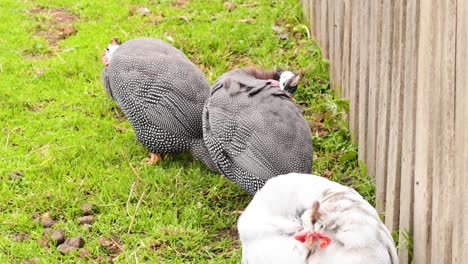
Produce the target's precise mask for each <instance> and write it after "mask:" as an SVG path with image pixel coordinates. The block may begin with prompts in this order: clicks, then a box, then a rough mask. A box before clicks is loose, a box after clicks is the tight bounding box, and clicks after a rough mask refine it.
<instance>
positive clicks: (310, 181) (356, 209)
mask: <svg viewBox="0 0 468 264" xmlns="http://www.w3.org/2000/svg"><path fill="white" fill-rule="evenodd" d="M237 227H238V231H239V236H240V240H241V242H242V263H249V264H275V263H277V264H283V263H290V264H312V263H314V264H322V263H326V264H329V263H340V264H361V263H379V264H396V263H398V257H397V253H396V249H395V245H394V242H393V239H392V237H391V235H390V233H389V231H388V230H387V228H386V227H385V225H384V224H383V223H382V222H381V220H380V218H379V215H378V214H377V212H376V211H375V209H374V208H373V207H372V206H371V205H370V204H369V203H368V202H367V201H366V200H364V199H363V198H362V196H361V195H359V194H358V193H357V192H356V191H355V190H353V189H351V188H349V187H346V186H343V185H341V184H339V183H336V182H332V181H330V180H327V179H326V178H323V177H319V176H314V175H310V174H297V173H292V174H288V175H281V176H277V177H275V178H273V179H271V180H269V181H268V182H267V183H266V184H265V186H264V187H263V188H262V189H261V190H260V191H258V192H257V194H256V195H255V196H254V198H253V199H252V201H251V202H250V204H249V205H248V206H247V208H246V209H245V211H244V212H243V213H242V215H241V216H240V218H239V221H238V224H237Z"/></svg>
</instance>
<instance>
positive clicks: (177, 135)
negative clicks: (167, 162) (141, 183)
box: [102, 38, 215, 170]
mask: <svg viewBox="0 0 468 264" xmlns="http://www.w3.org/2000/svg"><path fill="white" fill-rule="evenodd" d="M102 61H103V63H104V64H105V67H104V69H103V72H102V81H103V86H104V89H105V90H106V91H107V93H108V94H109V96H110V97H112V98H113V99H114V100H115V101H116V102H117V104H118V105H119V106H120V107H121V108H122V110H123V112H124V113H125V115H126V117H127V118H128V120H129V121H130V123H131V124H132V126H133V128H134V130H135V134H136V138H137V139H138V141H139V142H140V143H141V144H142V145H143V146H145V147H146V148H147V149H148V150H149V151H150V152H151V159H147V160H148V162H149V163H155V162H157V160H159V158H160V156H159V155H160V154H164V153H174V152H185V151H192V153H193V154H194V155H195V156H196V157H198V158H200V159H201V160H202V161H203V162H204V163H205V164H207V165H208V166H209V167H210V168H211V169H212V170H215V166H214V165H213V164H212V163H211V161H210V159H209V154H208V151H207V149H206V147H205V146H204V143H203V130H202V112H203V105H204V103H205V101H206V99H207V98H208V96H209V91H210V85H209V83H208V81H207V80H206V78H205V76H204V75H203V73H202V72H201V71H200V70H199V69H198V68H197V67H196V66H195V65H194V64H193V63H192V62H191V61H190V60H189V59H188V58H187V57H186V56H185V55H184V54H183V53H182V52H181V51H180V50H178V49H176V48H175V47H173V46H171V45H170V44H168V43H166V42H164V41H162V40H159V39H154V38H137V39H133V40H130V41H127V42H125V43H123V44H122V45H120V44H119V43H118V41H117V39H116V38H114V39H113V40H112V42H111V43H110V44H109V45H108V46H107V48H106V50H104V52H103V58H102Z"/></svg>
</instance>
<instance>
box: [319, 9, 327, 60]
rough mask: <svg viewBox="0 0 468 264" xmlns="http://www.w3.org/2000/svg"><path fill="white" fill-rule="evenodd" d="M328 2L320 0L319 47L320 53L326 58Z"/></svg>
mask: <svg viewBox="0 0 468 264" xmlns="http://www.w3.org/2000/svg"><path fill="white" fill-rule="evenodd" d="M327 9H328V2H327V1H323V0H322V1H320V22H319V23H320V47H321V48H322V54H323V56H324V57H325V58H328V27H327V22H328V12H327Z"/></svg>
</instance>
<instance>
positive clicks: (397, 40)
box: [385, 0, 406, 230]
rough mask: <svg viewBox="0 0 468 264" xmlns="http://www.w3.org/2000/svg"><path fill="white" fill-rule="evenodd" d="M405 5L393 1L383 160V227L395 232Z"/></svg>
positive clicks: (403, 1) (403, 67)
mask: <svg viewBox="0 0 468 264" xmlns="http://www.w3.org/2000/svg"><path fill="white" fill-rule="evenodd" d="M405 6H406V1H405V0H398V1H395V6H394V8H393V10H394V12H393V15H394V20H393V21H394V30H393V39H392V45H393V47H394V48H393V53H392V57H393V67H394V69H395V70H393V71H392V77H391V78H392V87H391V91H392V95H391V109H392V110H391V112H390V129H389V132H390V133H389V141H388V159H387V166H388V167H387V191H386V198H385V200H386V203H385V225H386V226H387V228H388V229H390V230H395V229H397V228H398V221H399V209H400V208H399V204H400V180H401V127H402V120H401V116H402V114H403V113H402V111H403V109H402V107H401V106H402V104H401V101H402V96H403V91H402V79H403V76H404V73H405V71H404V69H405V65H404V63H403V52H404V49H405V47H404V43H403V41H402V40H403V39H404V37H405V36H404V33H405V32H404V25H405V19H406V17H405V14H406V10H405Z"/></svg>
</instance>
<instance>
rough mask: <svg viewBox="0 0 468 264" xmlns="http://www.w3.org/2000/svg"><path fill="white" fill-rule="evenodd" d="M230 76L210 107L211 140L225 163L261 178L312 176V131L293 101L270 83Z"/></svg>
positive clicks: (222, 80)
mask: <svg viewBox="0 0 468 264" xmlns="http://www.w3.org/2000/svg"><path fill="white" fill-rule="evenodd" d="M233 75H234V76H233ZM233 75H231V76H222V77H221V78H220V80H219V81H217V82H216V83H215V85H214V86H213V90H212V96H211V98H210V102H209V106H208V107H209V111H210V112H209V119H210V124H212V125H211V127H212V129H213V131H212V133H211V136H212V137H213V138H214V140H217V141H219V142H222V146H223V149H224V150H225V153H226V155H227V156H228V157H229V159H230V160H232V161H233V162H234V163H235V164H236V165H238V166H240V167H242V168H244V169H246V170H248V171H249V172H250V173H251V174H252V175H255V176H258V177H260V178H263V179H268V178H271V177H272V176H274V175H278V174H282V173H288V172H294V171H296V172H310V170H311V159H310V156H311V153H312V137H311V132H310V128H309V126H308V124H307V123H306V121H305V119H304V118H303V116H302V115H301V113H300V112H299V111H298V109H297V107H296V106H295V103H294V102H293V101H292V99H291V97H290V96H289V95H288V94H287V93H286V92H284V91H281V90H279V89H278V88H276V87H273V86H271V85H270V83H269V82H268V81H265V80H258V79H254V78H249V77H248V76H238V75H239V74H237V75H236V74H233ZM284 161H288V162H284Z"/></svg>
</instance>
